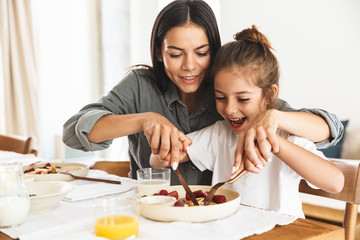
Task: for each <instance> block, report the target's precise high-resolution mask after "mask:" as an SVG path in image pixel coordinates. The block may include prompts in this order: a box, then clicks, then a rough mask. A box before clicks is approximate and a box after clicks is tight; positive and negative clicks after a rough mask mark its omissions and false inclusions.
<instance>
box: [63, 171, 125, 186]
mask: <svg viewBox="0 0 360 240" xmlns="http://www.w3.org/2000/svg"><path fill="white" fill-rule="evenodd" d="M58 173H62V174H67V175H70V176H71V177H73V178H75V179H80V180H86V181H94V182H105V183H114V184H121V181H118V180H109V179H102V178H91V177H82V176H77V175H75V174H72V173H71V172H67V171H59V172H58Z"/></svg>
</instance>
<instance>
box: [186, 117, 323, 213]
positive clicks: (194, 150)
mask: <svg viewBox="0 0 360 240" xmlns="http://www.w3.org/2000/svg"><path fill="white" fill-rule="evenodd" d="M277 134H278V135H279V136H281V137H283V138H285V139H288V140H289V141H290V142H293V143H295V144H297V145H298V146H300V147H302V148H304V149H307V150H308V151H311V152H313V153H314V154H316V155H318V156H320V157H321V158H324V159H326V157H325V156H324V155H323V153H322V152H320V151H318V150H317V149H316V147H315V144H314V143H313V142H310V141H309V140H307V139H304V138H300V137H296V136H294V135H291V134H289V133H287V132H285V131H282V130H278V131H277ZM187 136H189V137H190V138H191V139H192V145H191V146H190V147H189V148H188V154H189V157H190V159H191V161H192V162H193V163H194V164H195V165H196V166H197V167H198V168H199V169H200V170H201V171H204V170H206V169H208V170H211V171H213V179H212V184H213V185H214V184H216V183H218V182H222V181H226V180H228V179H229V177H230V175H231V171H232V166H233V163H234V157H235V150H236V146H237V143H238V141H239V136H238V135H236V134H235V133H234V132H233V131H232V130H231V128H230V127H229V126H228V123H226V121H218V122H216V123H215V124H213V125H211V126H209V127H206V128H204V129H202V130H200V131H196V132H192V133H190V134H188V135H187ZM301 179H302V177H301V176H300V175H299V174H297V173H296V172H295V171H294V170H293V169H292V168H290V167H289V166H288V165H286V164H285V163H284V162H283V161H281V160H280V159H279V158H278V157H276V156H275V155H272V160H271V161H270V162H269V163H268V164H267V165H266V167H264V168H263V169H262V170H261V172H260V173H259V174H255V173H246V174H245V175H244V176H242V177H241V178H240V179H239V180H237V181H236V182H234V183H232V184H226V185H224V187H227V188H230V189H233V190H235V191H238V192H239V193H240V197H241V203H242V204H245V205H249V206H254V207H257V208H262V209H267V210H272V211H276V212H281V213H284V214H288V215H293V216H298V217H304V213H303V212H302V206H301V200H300V196H299V183H300V180H301Z"/></svg>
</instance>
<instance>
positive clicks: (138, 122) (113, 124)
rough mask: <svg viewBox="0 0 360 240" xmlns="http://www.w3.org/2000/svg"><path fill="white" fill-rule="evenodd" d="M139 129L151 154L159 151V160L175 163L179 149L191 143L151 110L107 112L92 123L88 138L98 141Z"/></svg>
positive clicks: (125, 134)
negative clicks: (122, 112)
mask: <svg viewBox="0 0 360 240" xmlns="http://www.w3.org/2000/svg"><path fill="white" fill-rule="evenodd" d="M124 126H126V127H124ZM141 131H144V134H145V136H146V138H147V140H148V142H149V145H150V147H151V149H152V153H154V154H158V155H159V158H160V159H165V158H166V157H167V156H168V157H169V158H171V159H172V161H174V162H178V161H179V157H180V152H181V151H184V149H186V148H187V146H189V145H191V139H190V138H188V137H187V136H186V135H185V134H184V133H182V132H181V131H179V130H178V129H177V128H176V127H175V126H174V125H173V124H172V123H171V122H170V121H169V120H167V119H166V118H165V117H163V116H161V115H160V114H157V113H152V112H148V113H137V114H126V115H106V116H104V117H102V118H100V119H99V120H98V121H97V122H96V123H95V125H94V127H93V128H92V130H91V132H90V133H89V134H88V135H87V138H88V140H89V141H90V142H95V143H100V142H103V141H106V140H109V139H114V138H118V137H122V136H127V135H131V134H135V133H138V132H141ZM185 151H186V150H185Z"/></svg>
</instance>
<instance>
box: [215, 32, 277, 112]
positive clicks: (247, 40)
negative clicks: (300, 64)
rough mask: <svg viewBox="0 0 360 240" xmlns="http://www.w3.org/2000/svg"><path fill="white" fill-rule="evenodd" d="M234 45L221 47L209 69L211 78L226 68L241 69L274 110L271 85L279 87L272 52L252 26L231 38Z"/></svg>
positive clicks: (229, 44) (264, 37)
mask: <svg viewBox="0 0 360 240" xmlns="http://www.w3.org/2000/svg"><path fill="white" fill-rule="evenodd" d="M234 39H235V41H232V42H229V43H227V44H225V45H224V46H222V47H221V48H220V50H219V51H218V53H217V55H216V58H215V60H214V65H213V68H212V76H215V74H216V73H217V72H219V71H220V70H222V69H224V68H228V67H240V68H241V69H242V70H243V71H246V72H247V73H248V74H251V75H249V76H253V77H254V80H255V84H256V85H257V86H258V87H259V88H261V89H262V93H263V96H264V97H265V98H266V99H268V101H269V106H268V107H269V108H271V107H273V104H274V101H275V98H276V96H275V95H274V93H273V92H272V91H271V86H272V85H273V84H275V85H277V86H279V78H280V71H279V64H278V61H277V59H276V57H275V55H274V54H273V53H272V52H271V49H273V48H272V47H271V44H270V42H269V40H268V39H267V38H266V36H265V35H264V34H262V33H261V32H259V31H258V29H257V28H256V26H255V25H253V26H252V28H247V29H244V30H242V31H241V32H238V33H236V34H235V35H234Z"/></svg>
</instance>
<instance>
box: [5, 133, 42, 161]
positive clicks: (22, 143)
mask: <svg viewBox="0 0 360 240" xmlns="http://www.w3.org/2000/svg"><path fill="white" fill-rule="evenodd" d="M33 144H34V143H33V138H31V137H28V138H26V137H22V136H16V135H2V134H0V150H3V151H10V152H16V153H21V154H27V153H32V154H34V155H35V156H37V153H38V152H37V150H35V149H34V148H33Z"/></svg>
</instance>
